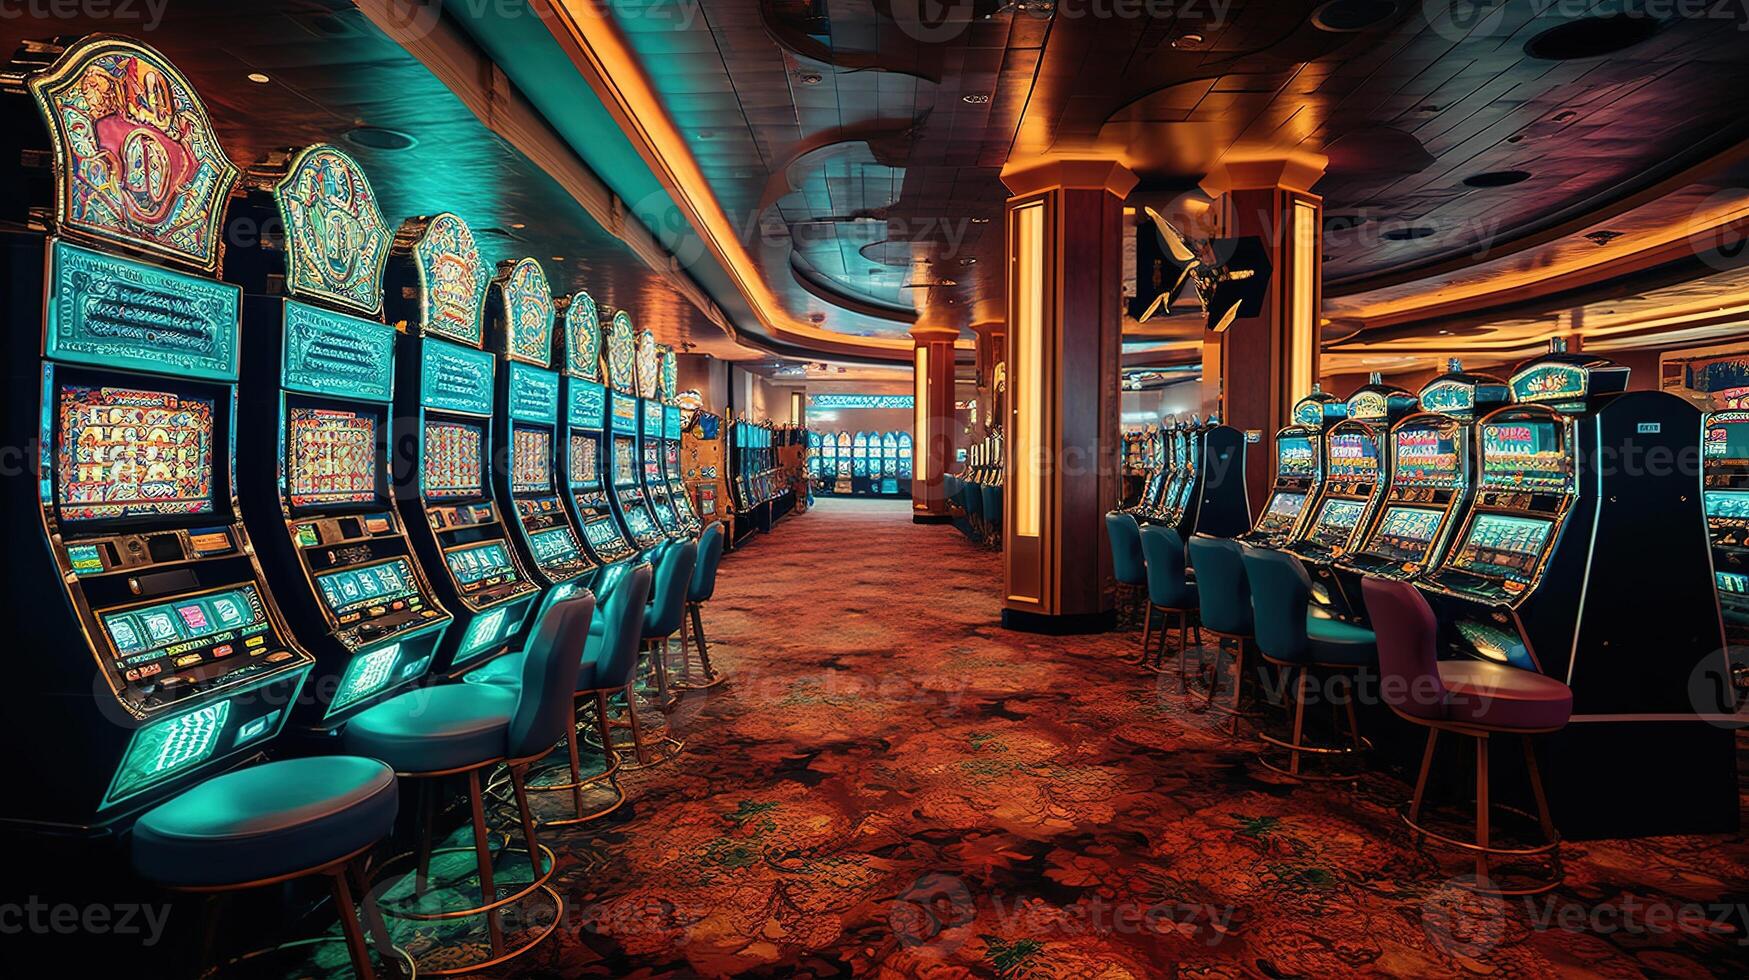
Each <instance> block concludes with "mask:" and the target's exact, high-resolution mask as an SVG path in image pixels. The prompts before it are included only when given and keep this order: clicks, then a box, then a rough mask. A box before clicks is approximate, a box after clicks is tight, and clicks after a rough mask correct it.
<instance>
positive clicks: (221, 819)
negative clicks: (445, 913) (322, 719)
mask: <svg viewBox="0 0 1749 980" xmlns="http://www.w3.org/2000/svg"><path fill="white" fill-rule="evenodd" d="M399 805H400V794H399V790H398V788H397V786H396V783H395V773H394V770H392V769H390V768H389V767H388V766H386V765H383V764H382V763H381V762H378V761H377V760H375V759H362V758H357V757H355V756H345V755H328V756H315V757H312V758H307V759H286V760H284V761H279V762H269V763H264V764H262V765H258V766H251V767H249V768H247V769H239V770H237V771H235V772H228V773H225V774H224V775H221V776H215V777H213V778H212V779H208V780H206V781H205V782H201V783H197V784H195V785H194V786H193V787H191V788H189V789H188V790H185V791H184V792H183V793H182V794H181V795H179V796H176V797H173V798H171V799H170V800H168V801H166V802H164V803H160V804H159V805H158V806H157V807H155V808H153V809H152V810H149V811H147V812H146V813H145V814H144V815H143V816H141V817H140V818H139V820H138V821H136V822H135V823H134V832H133V843H132V858H133V866H134V870H136V871H138V872H139V873H140V875H141V876H142V877H145V878H147V879H149V880H151V881H153V882H156V883H157V884H159V885H161V886H163V887H165V888H169V889H172V890H175V891H181V892H192V893H201V894H206V895H208V896H209V901H208V908H207V912H206V915H207V922H206V934H207V937H208V939H207V943H206V944H203V946H202V948H201V950H200V959H201V960H202V962H200V963H198V964H197V965H196V968H195V970H194V973H195V974H197V975H199V974H202V972H203V970H204V968H205V967H206V963H205V962H204V960H205V959H206V958H207V954H208V953H209V952H210V949H208V948H207V946H208V945H210V942H211V938H212V936H214V935H215V934H216V931H217V927H218V921H217V916H218V911H219V910H218V908H217V904H218V897H219V896H222V895H224V894H226V893H230V892H237V891H243V890H245V889H250V888H261V887H265V886H267V885H275V884H279V883H280V882H285V881H291V880H293V879H296V878H307V877H312V876H315V875H326V876H327V877H328V879H329V887H330V888H331V889H332V890H333V894H334V907H335V910H336V911H337V912H338V913H339V916H340V931H341V935H342V936H343V937H344V940H345V942H346V951H347V954H348V955H349V956H350V957H351V959H352V968H353V971H354V973H355V974H356V975H357V976H358V977H360V978H361V980H370V978H374V977H375V976H376V970H375V968H374V967H373V966H372V964H371V958H370V952H369V950H368V949H367V948H366V946H365V941H364V934H363V931H362V930H360V928H359V923H358V919H357V918H355V917H354V913H353V894H352V890H353V889H354V888H357V889H358V898H359V902H360V904H361V905H362V909H363V918H364V922H365V927H366V928H368V929H369V930H370V934H371V941H372V944H373V945H375V946H376V949H377V953H378V955H380V956H381V957H382V958H383V960H384V963H385V964H386V965H387V966H388V968H389V971H390V973H391V974H393V975H396V976H408V977H410V976H411V975H412V967H413V961H412V959H411V958H410V957H408V956H407V953H406V951H405V950H403V949H400V948H399V947H397V946H395V945H393V944H392V943H391V942H390V940H389V933H388V929H387V928H386V927H385V926H384V924H383V919H382V916H381V915H380V914H378V911H377V907H376V902H375V901H374V900H373V899H372V898H371V894H370V889H369V887H368V886H367V885H366V884H365V877H364V868H365V864H366V855H367V854H368V853H369V851H370V849H371V848H372V847H374V846H375V845H376V843H377V842H378V841H380V840H382V839H383V838H384V837H387V836H388V835H389V832H390V831H391V830H393V829H394V826H395V812H396V810H397V808H398V807H399ZM320 941H321V940H303V941H300V942H297V943H292V944H288V946H290V945H304V944H306V943H309V942H320ZM280 948H284V947H280ZM264 952H265V951H264ZM261 955H263V953H260V952H258V953H250V954H247V955H245V956H243V957H240V958H239V959H238V960H235V961H233V962H241V961H242V960H248V959H254V958H257V957H259V956H261ZM403 966H405V967H406V970H405V971H404V972H403V969H402V967H403Z"/></svg>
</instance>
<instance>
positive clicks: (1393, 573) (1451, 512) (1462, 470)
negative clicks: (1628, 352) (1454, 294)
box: [1334, 360, 1511, 613]
mask: <svg viewBox="0 0 1749 980" xmlns="http://www.w3.org/2000/svg"><path fill="white" fill-rule="evenodd" d="M1510 398H1511V389H1510V388H1508V387H1507V385H1506V382H1505V381H1503V380H1502V379H1500V378H1497V377H1495V376H1493V375H1491V374H1472V373H1470V372H1467V371H1465V370H1464V369H1463V365H1461V364H1459V363H1458V362H1457V361H1455V360H1453V361H1452V362H1451V363H1450V365H1449V370H1448V371H1447V372H1446V373H1445V374H1442V375H1440V376H1439V377H1437V378H1434V379H1433V380H1432V381H1430V382H1428V383H1427V384H1426V385H1425V386H1424V387H1423V388H1422V389H1421V394H1420V397H1419V402H1420V407H1421V411H1420V412H1417V413H1415V414H1413V415H1409V416H1407V417H1405V418H1403V419H1402V420H1401V421H1399V422H1398V423H1397V424H1396V425H1394V426H1392V427H1391V431H1390V435H1389V437H1388V439H1387V440H1386V443H1387V445H1386V454H1387V456H1388V457H1389V459H1390V484H1389V486H1388V487H1387V489H1386V490H1385V498H1384V501H1383V502H1382V504H1381V505H1380V508H1381V509H1380V512H1379V517H1378V520H1377V521H1376V522H1374V523H1373V525H1372V527H1371V529H1370V530H1369V531H1368V532H1367V534H1366V535H1365V537H1363V538H1362V539H1361V541H1360V543H1359V544H1358V545H1356V546H1355V547H1354V549H1352V550H1351V551H1349V552H1348V553H1347V554H1345V555H1343V556H1341V557H1340V558H1338V559H1337V560H1336V563H1335V570H1336V583H1337V588H1336V591H1335V593H1334V598H1335V600H1336V601H1338V602H1340V603H1341V604H1342V606H1343V607H1344V608H1345V609H1347V610H1349V611H1351V612H1357V613H1358V612H1364V603H1363V602H1362V600H1361V597H1360V578H1361V576H1363V575H1378V576H1382V577H1385V578H1393V579H1397V580H1399V581H1407V580H1412V579H1416V578H1419V577H1420V576H1421V575H1423V574H1425V573H1426V572H1427V571H1428V569H1430V568H1432V567H1433V566H1434V565H1435V564H1437V563H1438V561H1439V560H1440V558H1441V557H1443V556H1444V554H1445V551H1446V548H1447V547H1448V546H1449V545H1450V543H1451V538H1452V532H1453V531H1454V530H1455V529H1456V528H1457V526H1458V524H1459V523H1461V522H1462V521H1463V519H1464V516H1465V515H1466V514H1467V513H1468V512H1469V506H1470V501H1471V499H1472V497H1473V492H1474V489H1475V468H1476V467H1475V457H1476V426H1475V421H1476V419H1477V418H1478V417H1479V416H1482V415H1486V414H1488V413H1490V412H1493V411H1494V410H1495V409H1497V408H1500V407H1501V406H1503V405H1505V404H1506V403H1507V401H1508V400H1509V399H1510Z"/></svg>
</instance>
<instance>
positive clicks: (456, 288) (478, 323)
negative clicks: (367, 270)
mask: <svg viewBox="0 0 1749 980" xmlns="http://www.w3.org/2000/svg"><path fill="white" fill-rule="evenodd" d="M394 248H395V250H396V251H410V252H411V253H412V255H413V265H414V267H415V268H416V269H417V270H418V274H419V314H420V317H421V318H422V320H423V322H421V323H417V324H413V326H414V327H415V328H416V332H418V333H420V334H433V335H436V336H438V337H444V338H447V339H449V340H454V341H458V342H460V343H464V344H467V345H468V346H470V347H480V346H482V345H483V342H484V339H485V321H484V313H485V307H486V287H487V285H488V284H489V283H488V280H487V276H486V270H485V268H484V267H483V266H482V265H481V264H480V249H479V247H478V246H477V245H475V244H474V233H473V232H472V231H470V230H469V229H468V224H467V222H465V221H463V220H462V219H461V218H459V217H457V216H455V215H453V214H450V213H449V212H447V211H445V212H443V213H441V214H437V215H434V216H432V217H429V218H408V219H407V220H406V221H405V222H404V223H402V225H401V230H400V233H399V234H397V235H396V236H395V245H394Z"/></svg>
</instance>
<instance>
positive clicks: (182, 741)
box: [0, 35, 314, 834]
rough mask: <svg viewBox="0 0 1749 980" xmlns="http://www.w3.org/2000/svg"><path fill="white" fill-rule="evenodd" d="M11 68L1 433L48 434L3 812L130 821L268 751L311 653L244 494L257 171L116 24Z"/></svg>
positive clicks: (16, 606)
mask: <svg viewBox="0 0 1749 980" xmlns="http://www.w3.org/2000/svg"><path fill="white" fill-rule="evenodd" d="M4 85H5V88H4V91H3V92H0V104H4V106H5V109H4V111H5V114H6V119H5V125H6V130H7V133H8V139H9V140H12V141H13V149H12V150H10V151H8V152H7V154H6V163H5V164H4V166H5V167H6V168H7V172H6V174H5V180H4V181H0V184H3V185H4V190H0V208H3V209H4V214H0V218H3V219H4V221H5V228H6V229H7V230H5V231H3V232H0V242H3V243H4V247H5V255H6V261H5V266H4V273H3V275H4V280H3V282H0V290H3V293H4V296H5V302H6V304H7V307H6V309H7V323H8V326H9V329H8V330H7V331H6V341H5V342H6V344H8V345H9V346H8V351H7V356H6V363H7V372H8V377H7V382H8V383H7V384H6V385H5V394H4V396H3V397H4V399H5V406H6V409H5V414H4V425H5V432H6V437H5V438H6V444H7V445H9V446H14V447H32V448H31V450H30V451H29V452H28V453H27V454H25V455H22V456H20V457H18V458H17V459H16V460H15V464H16V465H14V466H11V467H9V468H8V469H7V475H6V477H5V479H4V480H0V487H3V488H4V491H3V492H4V515H5V516H4V521H5V539H6V544H7V556H6V561H5V563H4V567H5V589H6V603H5V613H4V616H5V620H4V624H3V626H4V632H5V636H6V640H7V643H8V645H9V646H8V649H10V650H11V651H12V653H13V655H12V656H11V657H9V658H8V664H7V682H8V686H9V689H10V690H11V692H12V694H13V695H14V696H13V697H12V699H11V700H10V702H9V704H8V706H7V709H6V711H5V712H4V713H3V714H4V721H0V729H3V730H4V731H5V732H6V733H7V735H8V742H9V744H10V745H11V746H12V747H13V751H11V752H10V753H9V754H8V763H9V771H10V774H11V776H12V777H13V779H14V780H15V781H16V784H15V785H14V787H13V790H14V791H13V792H9V793H8V794H6V800H5V802H4V803H3V804H0V813H3V814H4V816H5V817H6V818H7V819H9V820H14V821H19V822H22V823H24V824H27V825H35V826H40V827H45V828H46V827H49V826H51V825H52V826H54V827H55V829H56V831H57V832H60V833H65V832H68V831H69V830H72V831H74V832H89V833H93V834H96V833H104V832H113V831H114V830H115V829H116V828H117V827H119V826H120V825H123V824H125V822H126V821H127V820H128V819H130V818H131V817H132V816H133V815H134V814H137V813H138V812H139V811H140V810H142V809H144V808H145V807H147V806H149V805H152V804H154V803H156V802H159V801H161V800H163V799H164V798H165V797H167V796H169V795H171V794H173V793H175V792H178V791H180V790H182V789H184V788H186V787H187V786H188V785H189V784H190V783H193V782H195V781H197V780H199V779H201V778H203V777H205V776H209V775H211V774H213V773H215V772H218V771H220V770H222V769H224V768H227V767H230V766H233V765H236V764H237V763H238V762H239V761H241V760H242V759H244V758H245V757H247V756H249V755H250V754H253V753H256V752H259V751H261V750H262V749H263V748H265V747H266V746H267V745H268V744H270V743H271V742H272V741H273V740H274V739H275V738H276V737H278V736H279V734H280V732H281V730H282V729H283V728H284V726H285V724H286V720H287V706H288V705H292V704H295V703H296V702H297V698H298V692H299V690H300V689H301V688H302V686H303V684H304V683H305V680H306V679H307V678H308V676H309V674H310V670H311V666H312V664H313V663H314V660H313V658H312V657H311V655H310V654H309V653H308V652H306V651H305V650H303V649H302V648H301V647H299V646H298V644H297V643H296V641H295V640H294V639H293V636H292V633H291V631H290V629H289V628H288V626H287V624H286V622H285V620H284V619H283V617H282V616H281V615H280V611H279V607H278V606H277V605H276V604H275V602H274V598H273V594H272V593H271V592H270V591H269V590H268V587H267V583H266V580H265V578H264V576H263V575H262V571H261V568H260V566H259V565H258V564H257V563H256V560H255V557H254V550H253V548H252V547H251V544H250V540H249V534H248V531H247V529H246V527H245V525H244V523H243V519H242V514H241V512H240V507H239V502H238V496H237V494H236V492H235V487H236V467H235V465H234V460H233V457H232V449H233V447H234V446H235V445H236V431H235V422H236V418H237V379H238V371H239V363H238V359H239V358H238V342H239V337H238V322H239V321H238V314H239V304H240V300H241V296H242V291H241V290H240V289H238V288H237V287H236V286H233V285H230V284H228V283H223V282H219V281H218V280H217V279H216V278H215V276H216V275H217V272H218V269H219V264H220V259H221V251H222V245H221V238H220V229H221V219H222V217H223V213H224V203H225V200H226V197H227V196H228V195H229V193H230V192H231V189H232V188H233V186H234V185H235V183H236V181H237V177H238V173H237V169H236V168H235V167H234V166H233V165H232V164H231V162H230V160H229V159H228V158H227V157H226V155H225V152H224V150H223V149H222V148H221V147H220V146H219V143H218V139H217V137H216V136H215V134H214V132H213V128H212V124H211V122H210V120H209V119H208V117H207V112H206V108H205V106H203V105H202V104H201V102H200V99H199V97H198V96H197V95H196V94H195V92H194V90H193V88H192V87H191V86H190V85H189V83H188V80H187V79H186V78H184V77H183V76H182V74H181V73H180V72H178V71H177V70H176V68H175V67H174V66H173V65H172V64H171V63H170V62H169V61H168V60H167V59H166V58H164V56H163V55H161V54H159V53H158V52H157V51H154V50H152V49H151V48H149V47H146V46H145V45H142V44H138V43H135V42H132V41H128V40H125V39H122V38H117V37H111V36H105V35H94V36H91V37H87V38H84V39H81V40H78V41H74V42H72V43H71V44H69V45H68V46H67V47H65V48H61V47H58V46H53V45H42V46H34V47H31V48H29V49H26V50H25V51H24V53H22V54H21V55H20V60H19V61H15V62H14V63H13V64H12V65H10V66H9V68H8V69H7V73H6V75H5V83H4ZM25 229H31V230H25ZM252 506H257V507H263V508H269V509H271V507H272V504H271V502H269V501H267V500H260V501H255V502H253V503H252Z"/></svg>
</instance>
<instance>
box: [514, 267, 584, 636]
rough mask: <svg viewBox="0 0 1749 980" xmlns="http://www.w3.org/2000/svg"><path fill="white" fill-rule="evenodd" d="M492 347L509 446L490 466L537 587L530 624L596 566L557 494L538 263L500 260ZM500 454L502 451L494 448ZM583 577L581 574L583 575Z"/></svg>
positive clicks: (546, 290) (549, 341) (554, 410)
mask: <svg viewBox="0 0 1749 980" xmlns="http://www.w3.org/2000/svg"><path fill="white" fill-rule="evenodd" d="M486 313H487V315H486V320H487V323H488V324H489V327H488V329H489V332H490V334H491V337H492V346H493V348H494V349H495V351H496V353H497V354H498V356H499V357H500V358H502V359H503V360H502V363H501V365H500V367H501V368H502V370H500V371H499V372H498V381H497V396H496V400H497V412H496V414H494V415H493V419H494V423H495V424H496V425H497V426H499V430H498V432H497V433H496V434H494V436H493V444H494V445H496V446H500V447H505V446H508V447H509V451H510V458H509V460H508V462H507V464H501V465H497V466H494V467H492V479H493V481H494V483H495V484H496V490H497V495H498V499H499V500H508V501H510V506H509V507H506V508H505V509H504V516H505V523H506V524H507V525H509V527H510V530H511V531H512V532H513V533H512V534H511V535H510V540H511V542H512V544H514V545H515V547H516V553H517V557H518V558H519V559H521V561H522V564H523V566H524V567H526V568H528V569H530V570H531V571H532V573H533V578H534V580H535V582H536V583H537V584H539V585H540V586H542V587H543V588H544V590H545V591H544V592H543V594H542V597H541V604H540V607H539V608H538V609H537V610H536V611H535V619H534V621H535V622H538V621H539V617H540V615H542V614H543V613H545V611H546V609H547V607H548V606H550V605H552V604H553V603H554V602H557V601H558V600H560V599H563V598H566V597H567V596H569V595H571V594H572V593H573V592H575V591H576V590H577V589H578V588H579V587H587V586H588V585H589V584H590V582H591V581H593V578H594V576H592V575H590V573H592V572H594V571H595V570H596V569H597V568H599V567H600V566H599V564H598V563H597V562H596V561H595V558H594V556H593V555H591V554H590V553H589V552H588V551H586V550H585V549H584V547H583V543H582V541H581V540H580V539H579V537H578V534H577V529H576V527H575V526H573V524H572V518H571V512H570V510H569V509H568V508H567V507H566V506H565V503H564V501H563V499H562V498H561V495H560V492H559V482H558V481H559V447H558V443H559V406H560V400H559V396H560V391H559V373H558V372H557V371H554V370H553V369H552V363H553V317H554V307H553V294H552V290H551V288H550V287H548V285H547V276H546V273H545V272H544V271H542V269H541V266H540V263H539V262H537V261H535V260H534V259H531V258H524V259H520V260H517V261H515V262H511V261H509V260H505V261H504V262H502V263H500V265H499V270H498V275H497V276H496V277H495V278H494V279H493V280H492V286H491V292H490V294H489V296H488V299H487V301H486ZM494 456H495V458H500V459H501V458H502V450H500V451H499V452H498V453H495V454H494ZM586 576H587V578H586Z"/></svg>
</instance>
